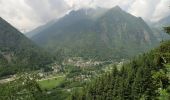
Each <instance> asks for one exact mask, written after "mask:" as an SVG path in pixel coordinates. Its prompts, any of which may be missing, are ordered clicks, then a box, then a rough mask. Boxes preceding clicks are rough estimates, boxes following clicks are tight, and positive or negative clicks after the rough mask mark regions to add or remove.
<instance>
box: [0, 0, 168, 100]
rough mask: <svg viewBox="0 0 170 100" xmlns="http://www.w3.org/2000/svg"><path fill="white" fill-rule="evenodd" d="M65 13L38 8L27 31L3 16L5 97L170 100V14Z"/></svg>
mask: <svg viewBox="0 0 170 100" xmlns="http://www.w3.org/2000/svg"><path fill="white" fill-rule="evenodd" d="M23 2H24V1H23ZM47 2H49V1H46V3H47ZM64 2H67V1H64ZM38 3H39V2H38ZM29 4H30V5H32V4H31V3H29ZM0 5H1V1H0ZM48 6H52V5H48ZM67 6H68V5H67ZM73 6H74V5H73ZM42 8H43V6H42ZM68 9H69V10H68ZM131 9H132V8H131ZM65 10H68V11H67V13H64V12H63V14H62V16H59V17H57V18H53V17H54V16H52V15H51V16H49V15H50V13H54V12H53V11H50V12H48V14H46V15H45V16H44V17H42V18H43V19H41V18H39V17H38V15H39V14H40V15H41V14H42V15H43V12H44V11H43V10H42V12H41V13H36V14H35V15H33V16H32V17H31V19H32V22H30V26H29V27H30V29H32V30H29V31H28V32H24V31H22V32H23V33H22V32H21V29H17V28H16V26H15V24H18V23H19V22H18V21H17V22H16V23H15V24H14V23H12V24H11V23H9V22H8V21H10V20H9V19H8V18H7V19H5V18H2V17H1V16H0V100H170V41H169V40H170V35H169V34H170V27H169V26H170V25H169V15H167V16H164V17H163V18H162V19H160V20H158V21H155V22H152V20H149V19H147V20H146V19H145V17H142V16H141V17H139V16H136V15H135V14H134V13H132V12H131V11H128V10H127V9H126V7H122V6H113V7H111V8H107V7H94V8H93V7H80V8H74V7H73V8H72V7H68V8H67V9H66V8H65ZM0 11H1V10H0ZM26 11H28V12H30V11H31V9H30V8H29V7H28V8H27V10H26ZM59 13H61V12H55V14H56V15H57V14H59ZM55 14H54V15H55ZM14 16H15V15H14ZM47 16H48V17H47ZM20 17H21V16H18V19H19V18H20ZM55 17H56V16H55ZM33 18H34V20H37V22H35V21H34V20H33ZM7 20H8V21H7ZM20 21H21V23H24V24H20V23H19V26H20V27H23V26H25V27H26V26H27V24H28V23H29V20H24V19H22V20H21V19H20ZM41 21H43V22H41ZM10 22H11V21H10ZM35 23H39V24H37V25H36V24H35ZM14 26H15V27H14ZM33 26H34V28H33ZM35 26H37V27H36V28H35ZM27 27H28V26H27ZM23 30H24V29H23Z"/></svg>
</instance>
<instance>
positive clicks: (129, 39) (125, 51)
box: [32, 6, 156, 60]
mask: <svg viewBox="0 0 170 100" xmlns="http://www.w3.org/2000/svg"><path fill="white" fill-rule="evenodd" d="M36 34H37V35H35V36H33V37H32V40H33V41H35V42H36V43H37V44H39V45H41V46H42V47H45V48H47V49H48V50H50V51H54V52H55V51H57V50H59V49H63V51H64V53H65V55H66V56H81V57H85V58H92V59H100V60H109V59H122V58H127V57H130V56H133V55H136V54H137V53H140V52H144V51H146V50H148V49H149V48H150V47H152V46H153V45H154V44H155V43H156V39H155V37H154V36H153V33H152V31H151V29H150V28H149V27H148V25H147V24H146V23H145V22H144V21H143V20H142V19H141V18H137V17H134V16H132V15H130V14H128V13H126V12H124V11H123V10H121V8H120V7H118V6H117V7H114V8H112V9H109V10H106V9H102V8H99V9H89V10H87V9H81V10H78V11H72V12H70V13H69V14H68V15H66V16H64V17H63V18H61V19H60V20H58V21H57V22H56V23H55V24H53V25H52V26H51V27H48V28H46V29H45V30H42V31H41V32H39V33H36Z"/></svg>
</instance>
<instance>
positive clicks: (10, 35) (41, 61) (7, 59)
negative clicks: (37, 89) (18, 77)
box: [0, 18, 52, 77]
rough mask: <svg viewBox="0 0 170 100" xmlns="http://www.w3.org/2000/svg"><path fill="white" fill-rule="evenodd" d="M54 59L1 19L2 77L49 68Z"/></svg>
mask: <svg viewBox="0 0 170 100" xmlns="http://www.w3.org/2000/svg"><path fill="white" fill-rule="evenodd" d="M51 62H52V58H51V57H50V56H49V54H47V53H46V52H45V51H43V50H42V49H40V48H39V47H38V46H37V45H35V44H34V43H33V42H32V41H31V40H29V39H28V38H26V37H25V36H24V35H23V34H22V33H21V32H19V31H18V30H17V29H15V28H14V27H13V26H11V25H10V24H9V23H7V22H6V21H5V20H4V19H2V18H0V77H1V76H6V75H11V74H14V73H16V72H18V71H23V70H36V69H40V68H45V67H47V64H49V63H51Z"/></svg>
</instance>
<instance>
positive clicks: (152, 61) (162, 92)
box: [71, 41, 170, 100]
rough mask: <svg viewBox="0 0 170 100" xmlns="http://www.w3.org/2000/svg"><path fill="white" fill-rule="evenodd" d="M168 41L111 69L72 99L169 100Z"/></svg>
mask: <svg viewBox="0 0 170 100" xmlns="http://www.w3.org/2000/svg"><path fill="white" fill-rule="evenodd" d="M169 69H170V41H167V42H163V43H162V44H161V46H160V47H159V48H157V49H154V50H152V51H151V52H150V53H145V54H143V55H141V56H138V57H137V58H135V59H133V60H131V61H130V62H129V63H125V64H124V65H123V66H122V68H121V69H120V70H118V69H117V67H116V66H115V67H114V69H113V71H112V72H111V73H107V74H105V75H103V76H101V77H99V78H97V79H96V80H94V81H92V82H90V83H89V85H87V86H86V87H84V89H82V91H77V92H75V93H73V95H72V97H71V99H72V100H169V99H170V80H169V78H170V76H169V73H170V70H169Z"/></svg>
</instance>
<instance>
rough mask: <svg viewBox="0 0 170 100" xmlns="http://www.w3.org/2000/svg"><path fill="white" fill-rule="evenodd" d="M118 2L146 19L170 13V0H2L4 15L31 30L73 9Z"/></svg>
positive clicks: (1, 13) (1, 9)
mask: <svg viewBox="0 0 170 100" xmlns="http://www.w3.org/2000/svg"><path fill="white" fill-rule="evenodd" d="M115 5H119V6H120V7H121V8H123V9H124V10H125V11H127V12H129V13H131V14H133V15H135V16H140V17H143V18H144V19H145V20H151V21H157V20H159V19H161V18H163V17H165V16H168V15H170V11H169V10H170V9H169V7H168V6H169V5H170V0H0V16H1V17H2V18H4V19H5V20H7V21H8V22H9V23H11V24H12V25H14V26H15V27H17V28H18V29H20V30H23V29H26V30H31V29H33V28H35V27H37V26H39V25H42V24H45V23H47V22H48V21H50V20H53V19H56V18H58V17H60V16H62V15H64V14H65V13H66V12H68V11H69V10H72V9H80V8H83V7H98V6H100V7H106V8H111V7H114V6H115Z"/></svg>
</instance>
